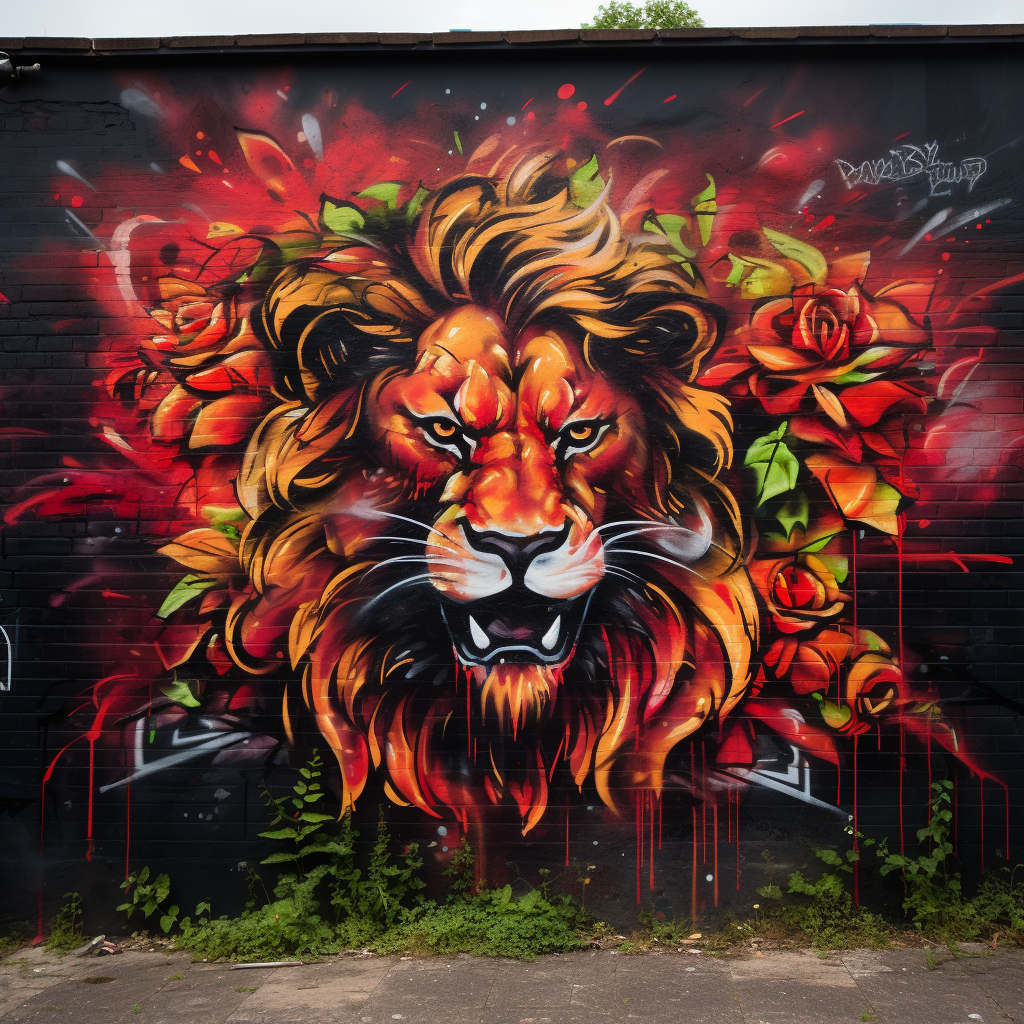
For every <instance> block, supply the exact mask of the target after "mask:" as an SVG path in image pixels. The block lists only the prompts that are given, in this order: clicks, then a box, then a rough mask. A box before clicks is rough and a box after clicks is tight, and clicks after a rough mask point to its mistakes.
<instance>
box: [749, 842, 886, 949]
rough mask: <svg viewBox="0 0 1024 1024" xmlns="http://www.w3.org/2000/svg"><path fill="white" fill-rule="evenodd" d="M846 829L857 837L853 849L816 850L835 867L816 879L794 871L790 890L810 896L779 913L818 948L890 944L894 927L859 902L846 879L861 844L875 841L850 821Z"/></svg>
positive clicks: (851, 870) (823, 861)
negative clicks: (856, 830) (855, 899)
mask: <svg viewBox="0 0 1024 1024" xmlns="http://www.w3.org/2000/svg"><path fill="white" fill-rule="evenodd" d="M845 832H846V833H847V835H849V836H851V837H852V838H853V839H854V845H853V846H852V847H851V848H850V849H848V850H845V851H844V852H843V853H839V852H838V851H836V850H833V849H830V848H825V849H816V850H815V851H814V855H815V856H816V857H817V858H818V860H820V861H821V862H822V864H824V865H825V867H826V868H831V870H825V871H822V872H821V874H820V875H818V877H817V878H814V879H809V878H807V877H806V876H805V875H804V873H803V872H802V871H794V872H792V873H791V874H790V876H789V892H790V893H798V894H800V895H802V896H806V897H807V900H806V901H805V902H803V903H798V904H795V905H789V906H785V907H783V908H781V909H780V911H779V912H778V913H779V917H780V919H781V920H782V921H783V922H784V923H785V924H788V925H789V926H791V927H794V928H796V929H797V930H798V931H800V932H801V933H802V934H803V935H805V936H806V937H807V938H808V939H810V940H811V943H812V944H813V945H814V946H815V947H816V948H818V949H852V948H855V947H860V946H868V947H876V948H877V947H882V946H888V945H890V943H891V941H892V928H891V927H890V926H889V925H888V924H887V923H886V922H885V920H884V919H883V918H881V917H880V916H879V915H878V914H874V913H872V912H871V911H869V910H867V909H865V908H864V907H860V906H857V905H856V904H855V903H854V902H853V897H852V896H851V895H850V892H849V890H848V889H847V886H846V881H845V879H846V878H847V877H848V876H850V875H852V874H853V871H854V865H855V864H856V863H857V862H858V861H859V860H860V850H859V848H858V847H859V846H868V847H870V846H874V844H875V841H874V840H873V839H869V838H867V837H866V836H865V835H864V834H863V833H861V832H855V831H854V829H853V826H852V825H847V826H846V828H845ZM769 887H770V884H769Z"/></svg>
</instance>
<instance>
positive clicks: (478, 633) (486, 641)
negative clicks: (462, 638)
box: [469, 615, 491, 651]
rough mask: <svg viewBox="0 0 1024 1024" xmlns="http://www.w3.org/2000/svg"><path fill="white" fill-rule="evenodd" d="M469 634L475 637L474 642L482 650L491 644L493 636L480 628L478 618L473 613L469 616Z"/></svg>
mask: <svg viewBox="0 0 1024 1024" xmlns="http://www.w3.org/2000/svg"><path fill="white" fill-rule="evenodd" d="M469 635H470V636H471V637H472V638H473V643H475V644H476V645H477V647H479V648H480V650H481V651H485V650H486V649H487V648H488V647H490V646H491V638H490V637H489V636H488V635H487V634H486V633H485V632H484V631H483V630H482V629H481V628H480V626H479V624H478V623H477V621H476V619H474V618H473V616H472V615H470V617H469Z"/></svg>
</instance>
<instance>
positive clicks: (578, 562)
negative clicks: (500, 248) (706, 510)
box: [368, 305, 647, 730]
mask: <svg viewBox="0 0 1024 1024" xmlns="http://www.w3.org/2000/svg"><path fill="white" fill-rule="evenodd" d="M368 405H369V408H370V410H371V412H370V422H371V430H372V435H373V439H374V442H375V448H376V453H377V457H378V459H379V460H380V461H381V464H382V465H384V466H386V467H387V468H388V469H389V470H391V471H395V470H397V471H403V472H405V473H411V472H415V473H416V476H417V479H418V481H419V482H420V483H421V484H422V485H423V486H424V487H425V488H427V489H428V490H438V491H440V492H441V503H440V513H439V514H438V515H437V517H436V518H435V519H434V521H433V522H432V523H430V524H429V525H430V532H429V535H428V537H427V543H426V571H427V573H428V574H429V577H430V583H431V585H432V587H433V589H434V591H435V593H436V595H437V598H438V600H439V603H440V608H441V613H442V616H443V618H444V622H445V625H446V626H447V628H448V630H449V632H450V634H451V640H452V645H453V647H454V650H455V653H456V656H457V657H458V659H459V661H460V662H461V663H462V664H463V665H464V666H467V667H470V668H472V670H473V672H472V675H473V677H474V678H476V679H477V680H478V682H479V683H480V684H481V685H482V686H484V687H485V688H489V689H492V690H494V691H495V696H496V697H497V698H498V699H497V700H496V702H495V707H494V710H495V711H497V713H498V714H499V715H501V716H502V717H503V718H506V717H511V720H512V722H513V723H514V728H516V729H517V730H518V729H519V728H522V727H523V726H525V725H526V724H527V722H528V721H529V720H534V721H536V720H539V718H540V717H541V714H542V711H543V706H544V704H546V703H547V702H548V701H549V700H550V699H551V698H552V696H553V691H554V689H555V686H556V678H557V677H556V674H555V673H554V672H553V671H552V670H553V669H556V668H558V667H560V666H563V665H565V663H566V662H567V661H568V660H569V659H570V658H571V657H572V653H573V650H574V648H575V645H576V642H577V639H578V637H579V633H580V629H581V627H582V625H583V621H584V617H585V615H586V612H587V608H588V605H589V603H590V599H591V596H592V595H593V592H594V589H595V587H596V586H597V585H598V583H599V582H600V581H601V579H602V577H603V576H604V574H605V571H606V563H605V549H604V544H603V543H602V538H601V533H600V527H601V525H602V522H603V517H604V512H605V509H606V507H607V497H606V496H607V492H608V489H609V487H614V488H616V489H619V490H622V491H625V492H627V493H628V492H629V490H630V482H631V481H639V480H640V479H641V476H642V473H643V470H644V467H645V464H646V461H647V449H646V445H645V442H644V433H643V417H642V415H641V413H640V410H639V408H638V407H637V404H636V401H635V400H634V399H633V398H631V397H630V396H629V395H628V394H627V393H626V392H625V391H624V390H623V389H621V388H619V387H616V386H614V385H613V384H612V383H611V382H610V381H609V380H607V379H606V378H604V377H603V376H602V375H600V374H597V373H595V372H594V371H593V370H591V369H589V368H588V367H587V366H586V364H585V362H584V359H583V354H582V352H581V349H580V346H579V345H578V344H577V343H576V342H575V341H574V340H573V339H572V338H570V337H569V336H568V335H567V334H566V333H564V332H560V331H557V330H541V329H538V328H534V329H530V330H527V331H525V332H523V334H522V335H520V336H519V337H513V336H512V335H511V332H510V331H509V329H508V328H507V326H506V325H505V324H504V323H503V322H502V321H501V319H500V318H499V317H498V316H497V315H496V314H494V313H491V312H488V311H487V310H484V309H482V308H480V307H478V306H474V305H468V306H463V307H460V308H458V309H456V310H454V311H452V312H451V313H449V314H448V315H447V316H443V317H441V318H440V319H438V320H437V321H436V322H435V323H433V324H432V325H430V326H429V327H428V328H427V329H426V330H425V331H424V332H423V333H422V335H421V336H420V339H419V343H418V348H417V359H416V363H415V366H414V367H413V368H412V369H411V370H410V371H408V372H403V373H400V374H397V375H391V376H387V377H386V378H385V379H384V380H383V381H381V382H380V383H379V384H378V385H377V386H376V387H375V388H373V389H371V392H370V395H369V401H368ZM512 666H515V668H513V667H512ZM488 683H489V684H490V686H489V687H488ZM519 691H522V693H521V694H520V692H519ZM502 696H503V697H504V699H501V698H502Z"/></svg>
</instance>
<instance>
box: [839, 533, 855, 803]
mask: <svg viewBox="0 0 1024 1024" xmlns="http://www.w3.org/2000/svg"><path fill="white" fill-rule="evenodd" d="M850 538H851V540H852V543H853V547H852V548H851V551H850V556H851V557H850V581H851V583H852V584H853V642H854V643H856V642H857V531H856V530H853V531H852V532H851V534H850ZM836 803H839V801H838V800H836Z"/></svg>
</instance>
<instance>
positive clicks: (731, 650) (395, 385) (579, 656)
mask: <svg viewBox="0 0 1024 1024" xmlns="http://www.w3.org/2000/svg"><path fill="white" fill-rule="evenodd" d="M549 162H550V160H549V158H548V157H544V156H543V155H541V156H540V157H537V156H533V155H531V156H528V157H527V158H525V159H524V160H523V162H522V164H521V165H518V167H516V166H514V167H512V168H511V169H510V170H509V172H508V174H507V175H505V176H504V177H498V178H495V179H493V180H492V179H487V178H483V177H479V176H468V177H465V178H460V179H457V180H455V181H453V182H452V183H450V184H449V185H447V186H445V187H444V188H441V189H439V190H438V191H437V192H436V193H435V194H434V195H433V196H432V197H431V198H430V199H429V200H426V201H425V202H424V204H423V207H422V208H421V210H420V212H419V214H418V216H417V218H416V220H415V222H414V223H412V224H411V225H410V224H408V223H402V224H396V225H395V230H394V233H393V234H390V235H388V236H387V239H386V240H385V239H381V240H380V241H379V243H378V244H376V245H370V244H369V240H368V239H366V238H360V239H355V240H352V239H346V238H325V239H324V240H323V245H322V248H321V250H320V251H319V252H317V253H316V254H315V255H314V256H313V257H310V258H308V259H306V260H303V261H299V262H297V263H295V264H294V265H292V266H288V267H286V268H284V269H283V270H282V271H281V273H280V274H279V276H278V277H277V278H276V279H275V281H274V282H273V284H272V286H271V287H270V289H269V290H268V293H267V295H266V297H265V299H264V300H263V301H262V303H261V306H260V308H259V310H258V316H257V319H256V320H255V321H254V323H255V325H256V327H257V331H258V333H259V335H260V337H261V338H262V339H263V340H264V344H265V345H266V347H267V350H268V352H269V353H270V358H271V359H272V361H273V364H274V369H275V386H274V394H275V396H276V397H277V399H278V403H279V404H278V405H277V407H276V408H275V409H273V410H272V411H271V412H270V413H269V414H267V416H266V417H265V418H264V420H263V421H262V423H261V424H260V425H259V427H258V428H257V430H256V431H255V433H254V434H253V436H252V437H251V438H250V441H249V445H248V449H247V453H246V456H245V460H244V463H243V466H242V471H241V473H240V475H239V481H238V485H237V491H238V496H239V499H240V501H241V503H242V505H243V507H244V508H245V509H246V511H247V513H248V514H249V516H250V518H251V522H250V523H249V525H248V526H247V527H246V530H245V531H244V534H243V537H242V542H241V546H240V551H239V555H240V559H241V563H242V566H243V568H244V570H245V571H246V573H247V575H248V577H249V581H250V585H249V586H248V587H247V588H245V590H244V591H243V592H241V593H239V595H238V596H237V597H235V598H234V599H233V601H232V604H231V608H230V610H229V612H228V614H227V618H226V622H225V635H226V642H227V646H228V650H229V652H230V653H231V656H232V658H233V659H234V660H235V662H236V663H237V664H239V665H240V666H241V667H243V668H245V669H247V670H248V671H254V672H273V671H275V670H276V669H277V668H278V666H279V665H281V664H282V662H287V663H290V666H291V668H292V669H293V670H294V671H295V672H296V673H299V674H300V678H297V679H296V680H295V682H294V684H292V685H291V686H288V687H287V688H286V692H285V695H284V701H283V709H284V716H285V723H286V728H290V727H289V726H288V722H289V721H290V718H291V714H292V712H291V711H290V710H289V709H290V708H292V707H294V706H295V705H294V704H293V703H290V694H291V693H292V692H294V690H301V695H302V701H303V703H304V704H305V706H306V708H307V709H308V710H309V711H310V712H312V714H313V716H314V718H315V723H316V727H317V728H318V729H319V731H320V733H321V734H322V735H323V736H324V737H325V738H326V740H327V741H328V743H329V744H330V746H331V748H332V750H333V751H334V753H335V755H336V756H337V758H338V761H339V765H340V767H341V770H342V776H343V781H344V786H345V795H344V801H343V802H344V805H345V806H349V805H350V804H351V803H352V802H353V801H354V800H355V799H357V798H358V796H359V794H360V792H361V791H362V789H363V787H364V785H365V784H366V782H367V780H368V778H369V774H370V771H371V770H373V769H376V770H377V772H378V773H379V778H380V781H381V783H382V785H383V788H384V791H385V793H386V795H387V796H388V798H389V799H392V800H394V801H395V802H397V803H402V804H410V805H413V806H415V807H418V808H420V809H421V810H423V811H425V812H426V813H430V814H438V813H440V811H441V809H443V808H447V809H448V810H449V811H450V812H452V813H455V814H456V815H457V816H461V817H462V818H465V816H466V815H468V814H472V815H474V816H477V817H480V816H483V815H488V814H494V815H500V814H504V813H507V812H508V811H510V810H513V809H514V813H515V814H516V815H517V816H518V817H519V818H520V821H521V823H522V827H523V830H524V832H525V831H527V830H529V829H530V828H532V827H533V826H534V825H535V824H536V823H537V821H539V820H540V818H541V816H542V815H543V814H544V810H545V808H546V806H547V803H548V790H549V786H551V785H557V786H566V785H568V786H570V787H571V788H573V789H577V788H579V787H582V786H583V785H584V784H585V783H587V782H588V780H593V784H594V786H595V788H596V790H597V794H598V796H599V798H600V799H601V800H603V801H604V802H605V803H606V804H608V805H609V806H612V807H617V806H618V804H619V803H620V802H621V801H619V800H618V798H617V796H616V794H617V793H624V792H628V791H631V790H634V789H638V788H641V789H651V790H658V789H659V788H660V786H661V779H662V774H663V770H664V765H665V760H666V758H667V756H668V754H669V753H670V751H671V750H672V749H673V748H674V747H675V746H676V745H677V744H679V743H680V742H681V741H682V740H683V739H685V738H686V737H687V736H690V735H692V734H693V733H694V732H695V731H696V730H698V729H700V728H701V727H702V726H703V725H705V724H706V723H708V722H710V721H714V720H715V719H716V718H717V717H719V716H721V715H724V714H728V712H729V711H730V709H731V708H732V707H733V706H734V705H735V704H736V702H737V701H738V700H739V699H740V698H741V697H742V695H743V693H744V691H745V689H746V686H747V684H748V679H749V675H748V670H749V663H750V653H751V650H752V646H753V642H754V633H755V632H756V617H757V613H756V609H755V607H754V603H753V597H752V593H751V591H750V586H749V580H748V578H747V575H746V572H745V570H744V569H743V565H742V558H741V550H740V549H741V544H740V540H739V533H738V523H737V521H736V516H735V511H734V510H735V502H734V501H733V499H732V497H731V495H730V494H729V493H728V491H727V490H726V489H725V488H724V486H722V485H721V484H720V483H718V481H717V480H716V475H717V473H718V471H719V470H720V469H721V467H722V466H723V465H726V464H727V463H728V460H729V457H730V454H731V440H730V436H729V435H730V421H729V415H728V409H727V402H725V401H724V400H723V399H721V398H719V397H718V396H715V395H713V394H711V393H709V392H706V391H703V390H702V389H700V388H698V387H696V386H694V385H693V383H692V382H693V380H694V378H695V376H696V374H697V372H698V368H699V365H700V361H701V359H702V358H703V357H704V356H705V355H706V354H707V352H708V351H709V350H710V348H711V347H712V346H713V344H714V343H715V340H716V338H717V336H718V334H719V332H720V330H721V319H720V316H719V311H718V310H717V309H716V308H715V307H714V306H713V304H711V303H710V302H709V300H707V299H706V297H704V296H702V295H701V294H699V292H698V291H697V290H696V288H695V286H694V284H692V283H690V282H688V281H687V280H685V279H684V277H683V276H681V274H680V272H679V270H678V268H677V267H676V265H675V264H674V263H673V262H672V261H671V260H670V259H667V258H665V257H664V256H663V255H661V254H659V253H657V252H654V251H652V250H649V249H646V248H644V247H642V246H634V245H633V244H632V243H631V242H630V241H629V240H627V239H626V238H624V237H623V236H622V234H621V233H620V231H619V228H618V224H617V222H616V220H615V217H614V214H613V213H612V212H611V210H610V208H609V207H608V206H607V204H605V203H603V202H597V203H595V204H594V205H592V206H591V207H590V208H587V209H580V208H579V207H577V206H575V205H574V204H573V203H571V202H570V201H569V200H568V198H567V196H566V193H565V190H564V188H562V189H561V190H560V191H559V189H558V188H557V187H556V186H557V182H553V181H551V180H549V177H548V171H547V170H545V168H546V167H547V166H548V163H549ZM289 735H290V733H289Z"/></svg>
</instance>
